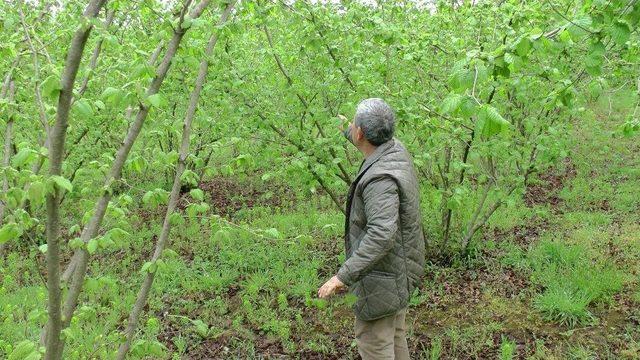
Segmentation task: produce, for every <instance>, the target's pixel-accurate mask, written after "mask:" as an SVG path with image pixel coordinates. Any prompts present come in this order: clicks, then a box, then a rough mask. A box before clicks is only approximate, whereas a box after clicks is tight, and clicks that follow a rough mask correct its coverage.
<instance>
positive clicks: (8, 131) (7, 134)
mask: <svg viewBox="0 0 640 360" xmlns="http://www.w3.org/2000/svg"><path fill="white" fill-rule="evenodd" d="M7 88H8V93H9V96H8V97H7V99H8V100H9V104H11V103H13V97H14V95H15V90H16V89H15V83H14V82H13V80H11V81H10V82H9V84H8V85H7ZM6 93H7V91H5V88H4V86H3V89H2V94H6ZM3 96H4V95H3ZM13 121H14V119H13V115H10V116H9V118H8V119H7V126H6V128H5V131H4V156H3V158H2V166H3V167H5V168H6V167H9V163H10V161H11V136H12V131H13ZM8 190H9V179H7V176H6V174H5V176H3V179H2V192H3V193H5V194H6V193H7V191H8ZM5 206H6V204H5V203H4V202H3V201H0V224H2V219H4V211H5ZM6 246H7V243H2V244H0V256H2V253H3V252H4V249H5V247H6Z"/></svg>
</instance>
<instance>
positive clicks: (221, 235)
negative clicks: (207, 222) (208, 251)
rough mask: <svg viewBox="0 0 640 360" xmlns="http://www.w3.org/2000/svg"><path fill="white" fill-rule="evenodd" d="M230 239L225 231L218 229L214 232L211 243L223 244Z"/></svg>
mask: <svg viewBox="0 0 640 360" xmlns="http://www.w3.org/2000/svg"><path fill="white" fill-rule="evenodd" d="M230 238H231V235H230V234H229V232H228V231H227V230H225V229H220V230H218V231H216V233H215V234H214V235H213V242H214V243H220V242H225V241H229V239H230Z"/></svg>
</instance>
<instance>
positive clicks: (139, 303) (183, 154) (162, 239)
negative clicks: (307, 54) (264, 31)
mask: <svg viewBox="0 0 640 360" xmlns="http://www.w3.org/2000/svg"><path fill="white" fill-rule="evenodd" d="M234 5H235V0H232V1H231V2H230V3H229V4H227V7H226V8H225V9H224V11H223V13H222V16H221V17H220V21H219V22H218V26H220V25H222V24H224V23H225V22H226V21H227V18H228V17H229V14H230V13H231V10H232V9H233V6H234ZM217 41H218V33H217V32H215V33H214V34H213V35H211V38H210V39H209V43H208V44H207V50H206V52H205V56H204V59H203V60H202V61H201V62H200V69H199V71H198V77H197V79H196V82H195V86H194V88H193V91H192V92H191V97H190V99H189V107H188V108H187V113H186V115H185V118H184V125H183V130H182V142H181V145H180V155H179V159H178V166H177V167H176V173H175V176H174V179H173V187H172V189H171V194H170V196H169V204H168V206H167V211H166V213H165V216H164V222H163V224H162V230H161V232H160V236H159V237H158V242H157V243H156V248H155V251H154V253H153V256H152V258H151V262H155V261H156V260H158V259H159V258H160V256H161V255H162V251H163V250H164V248H165V246H166V244H167V242H168V239H169V233H170V231H171V215H172V214H173V212H174V210H175V208H176V205H177V203H178V199H179V197H180V187H181V181H180V179H181V177H182V174H183V172H184V169H185V166H186V159H187V156H188V155H189V145H190V144H189V140H190V135H191V123H192V122H193V117H194V115H195V113H196V109H197V107H198V101H199V99H200V92H201V90H202V87H203V85H204V82H205V79H206V76H207V72H208V68H209V59H210V57H211V55H212V54H213V50H214V48H215V45H216V42H217ZM154 277H155V271H154V272H147V273H146V275H145V278H144V281H143V282H142V286H141V287H140V291H139V292H138V297H137V299H136V302H135V304H134V305H133V309H132V310H131V314H129V320H128V321H127V328H126V330H125V336H126V341H125V342H124V343H123V344H122V345H120V348H119V349H118V354H117V356H116V358H117V359H118V360H122V359H124V358H125V356H126V354H127V352H128V351H129V348H130V347H131V341H132V340H133V335H134V333H135V331H136V329H137V327H138V321H139V319H140V314H141V313H142V309H143V308H144V306H145V304H146V303H147V299H148V297H149V292H150V291H151V285H152V284H153V279H154Z"/></svg>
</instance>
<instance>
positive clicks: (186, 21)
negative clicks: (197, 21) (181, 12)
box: [180, 16, 193, 30]
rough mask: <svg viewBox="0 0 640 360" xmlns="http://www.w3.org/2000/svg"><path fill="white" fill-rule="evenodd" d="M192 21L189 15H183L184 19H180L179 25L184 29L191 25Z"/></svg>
mask: <svg viewBox="0 0 640 360" xmlns="http://www.w3.org/2000/svg"><path fill="white" fill-rule="evenodd" d="M192 23H193V19H192V18H191V17H190V16H185V17H184V19H183V20H182V24H180V27H181V28H182V29H183V30H186V29H188V28H190V27H191V24H192Z"/></svg>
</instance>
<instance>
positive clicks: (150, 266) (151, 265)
mask: <svg viewBox="0 0 640 360" xmlns="http://www.w3.org/2000/svg"><path fill="white" fill-rule="evenodd" d="M157 269H158V265H157V264H156V262H155V261H147V262H145V263H144V265H142V269H140V272H141V273H145V272H148V273H150V274H152V273H154V272H156V270H157Z"/></svg>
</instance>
